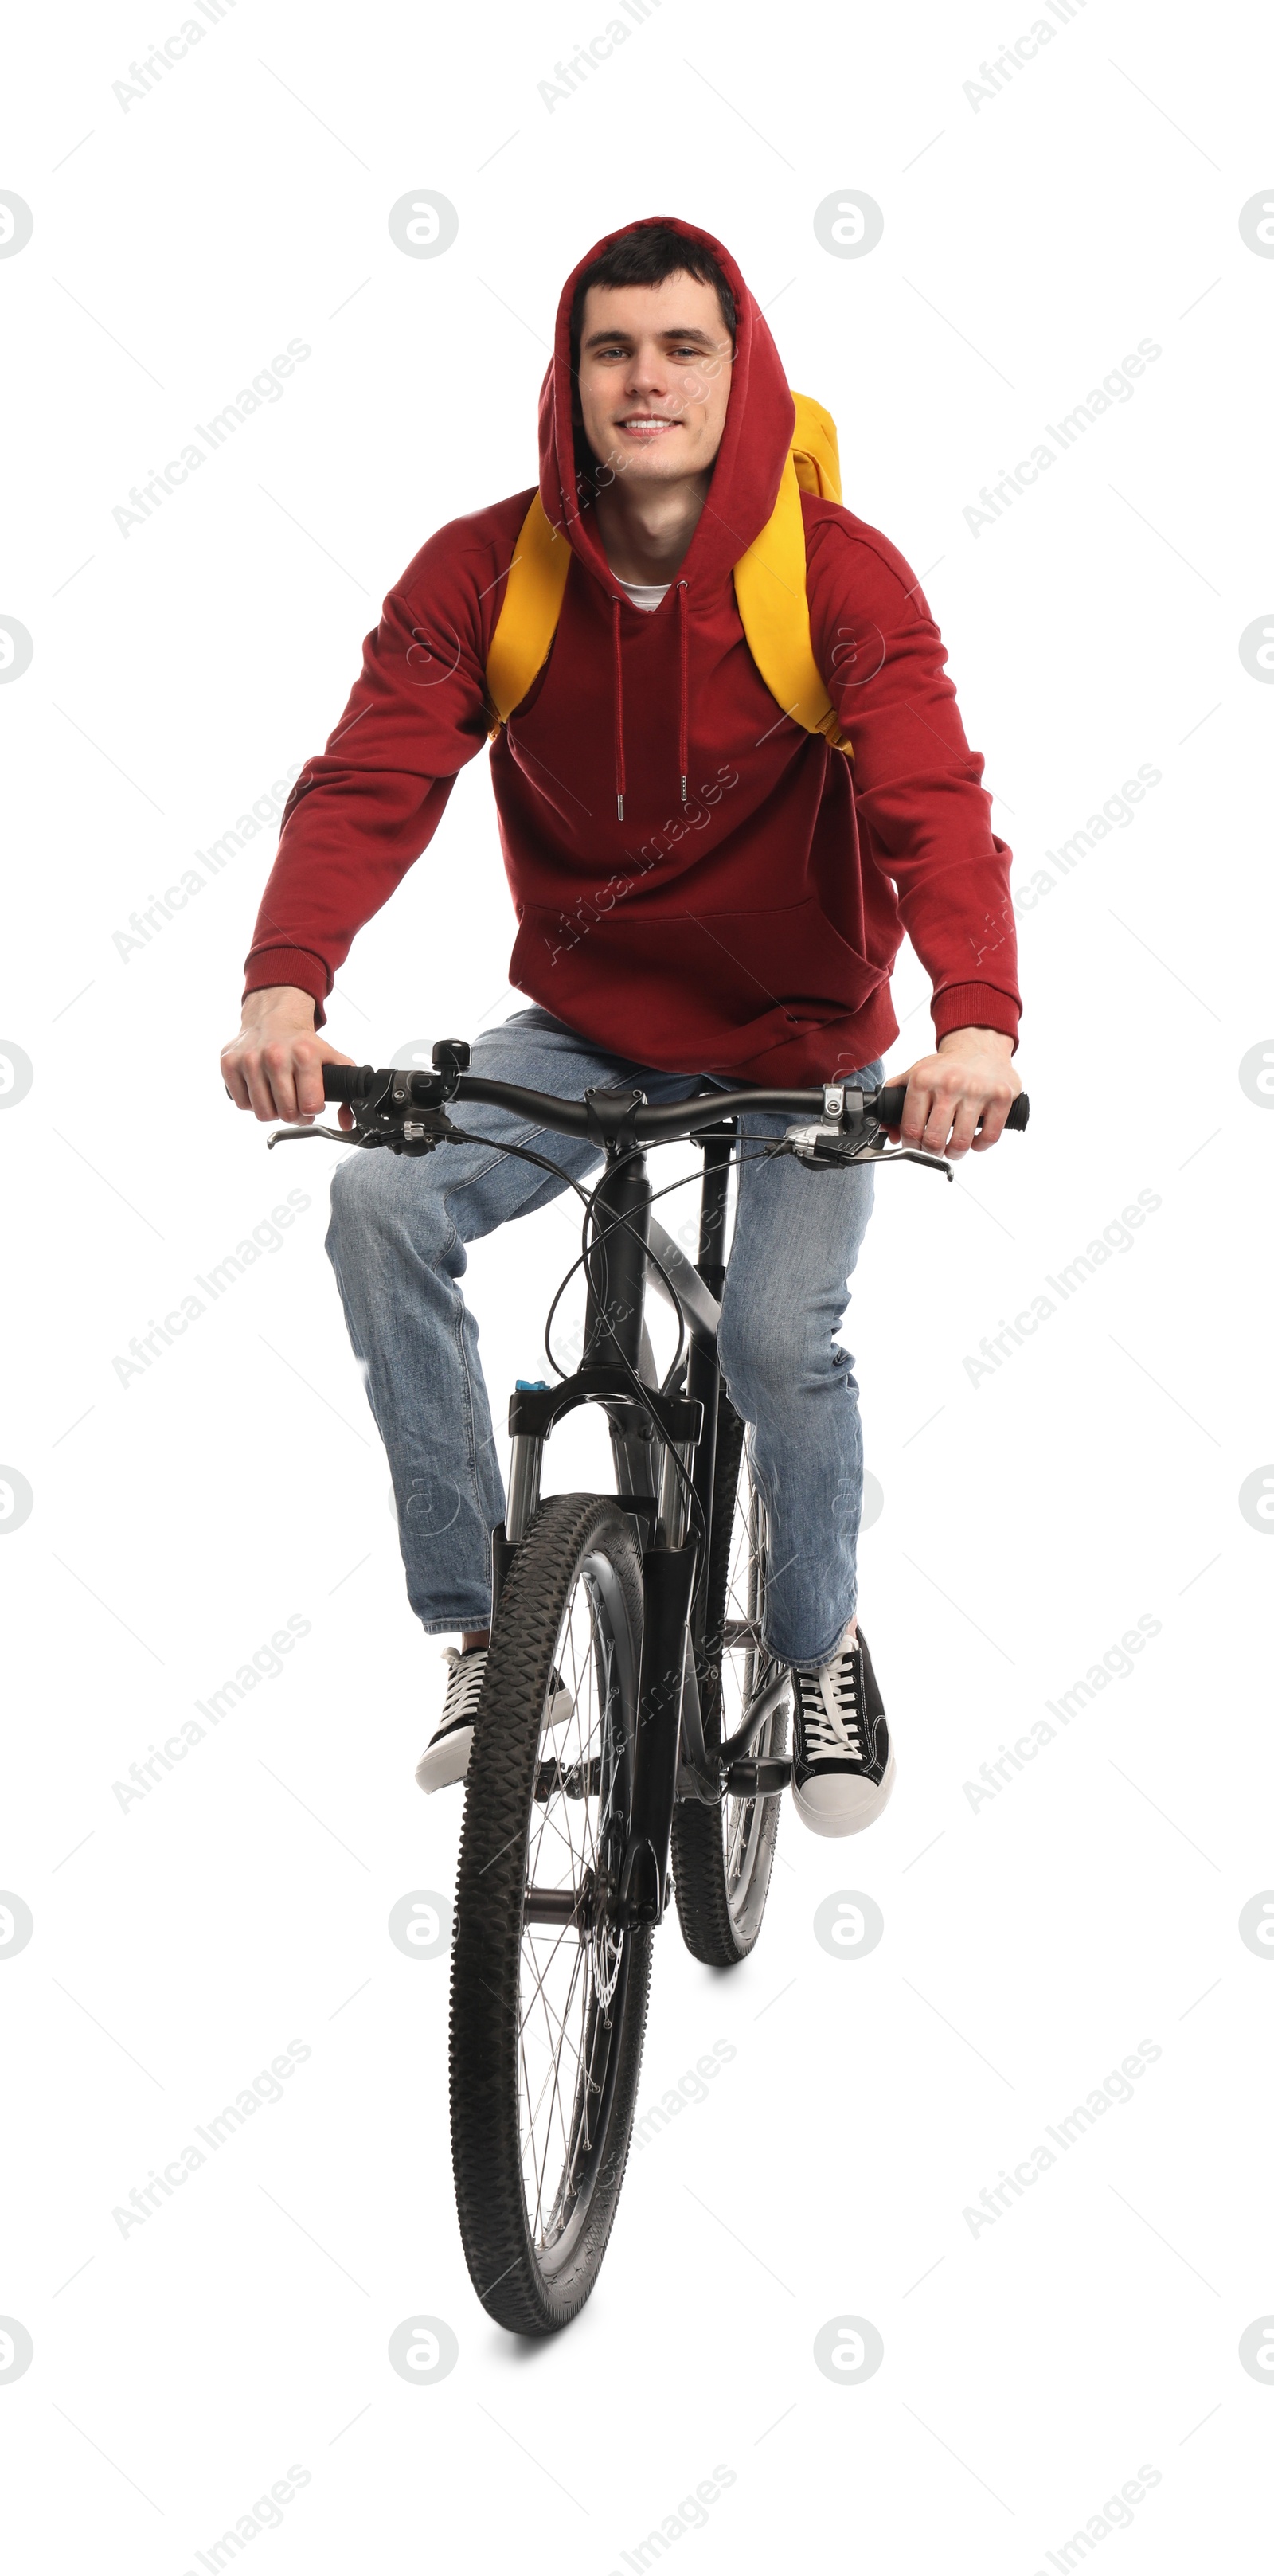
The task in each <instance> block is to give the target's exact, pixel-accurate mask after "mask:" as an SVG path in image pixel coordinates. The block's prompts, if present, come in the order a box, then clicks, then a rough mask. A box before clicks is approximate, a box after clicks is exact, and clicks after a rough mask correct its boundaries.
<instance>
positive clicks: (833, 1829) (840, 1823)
mask: <svg viewBox="0 0 1274 2576" xmlns="http://www.w3.org/2000/svg"><path fill="white" fill-rule="evenodd" d="M792 1678H793V1680H794V1682H795V1684H796V1729H795V1733H796V1745H795V1752H794V1758H793V1762H792V1796H793V1798H794V1800H795V1802H796V1809H797V1813H798V1815H799V1816H800V1819H801V1822H802V1824H805V1825H808V1826H809V1829H810V1832H811V1833H814V1834H828V1835H837V1834H858V1833H861V1832H862V1830H863V1827H864V1825H874V1823H875V1821H876V1818H877V1816H878V1815H880V1813H881V1812H882V1809H883V1808H885V1807H886V1806H887V1805H888V1803H889V1798H890V1794H891V1792H892V1789H893V1785H894V1757H893V1752H892V1749H891V1746H890V1742H889V1729H888V1727H887V1725H886V1723H885V1707H884V1702H883V1700H882V1699H881V1696H880V1690H879V1687H878V1685H877V1681H876V1676H875V1673H874V1672H873V1671H872V1663H871V1656H870V1655H869V1653H868V1651H867V1640H866V1638H865V1637H864V1636H863V1634H862V1631H861V1629H860V1631H859V1634H858V1638H857V1641H856V1642H851V1643H849V1644H846V1643H844V1642H843V1641H842V1643H841V1645H840V1646H839V1647H838V1648H837V1650H836V1653H835V1654H834V1655H833V1656H832V1658H831V1660H830V1662H828V1663H826V1664H819V1665H817V1666H815V1665H812V1664H798V1665H796V1666H795V1668H794V1670H793V1675H792Z"/></svg>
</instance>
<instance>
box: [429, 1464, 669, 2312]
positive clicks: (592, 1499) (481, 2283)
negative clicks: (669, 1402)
mask: <svg viewBox="0 0 1274 2576" xmlns="http://www.w3.org/2000/svg"><path fill="white" fill-rule="evenodd" d="M641 1633H642V1577H641V1556H640V1552H639V1549H638V1545H637V1540H636V1536H635V1533H634V1530H633V1524H632V1521H631V1519H630V1518H629V1517H628V1515H627V1514H626V1513H624V1512H623V1511H621V1510H620V1508H619V1506H618V1505H617V1504H616V1503H615V1502H614V1501H613V1500H610V1499H608V1498H607V1497H605V1496H596V1495H592V1494H557V1495H554V1496H552V1497H551V1498H550V1500H549V1501H547V1502H546V1503H544V1504H543V1505H542V1506H541V1509H540V1511H539V1512H538V1513H537V1515H536V1518H535V1520H534V1522H533V1524H532V1526H531V1528H530V1530H529V1531H528V1532H527V1535H526V1538H525V1539H524V1540H523V1542H522V1545H521V1547H520V1548H519V1550H518V1553H517V1555H516V1557H515V1558H514V1560H513V1563H512V1566H511V1567H510V1570H509V1573H508V1575H507V1577H506V1580H505V1584H504V1589H503V1592H502V1594H501V1598H500V1606H499V1610H498V1613H497V1616H496V1620H495V1624H494V1627H493V1629H492V1635H491V1648H490V1653H489V1655H488V1658H487V1666H486V1675H485V1679H484V1682H483V1688H482V1698H481V1701H480V1703H479V1707H478V1714H477V1720H476V1724H475V1728H474V1739H473V1752H472V1755H471V1757H470V1763H469V1774H468V1788H467V1793H466V1798H465V1821H464V1835H463V1839H462V1842H461V1849H460V1869H459V1881H458V1888H457V1897H456V1933H455V1948H454V1961H453V1970H452V1989H451V2137H452V2159H453V2164H454V2168H455V2182H456V2201H457V2207H458V2210H459V2215H460V2230H461V2235H462V2238H463V2240H464V2249H465V2259H466V2261H467V2263H468V2266H469V2273H470V2278H471V2279H472V2281H473V2285H474V2288H475V2290H476V2291H477V2293H478V2297H479V2298H480V2299H481V2301H482V2304H483V2306H484V2307H485V2308H486V2310H487V2311H488V2314H489V2315H491V2316H493V2317H494V2318H495V2319H496V2320H497V2322H498V2323H499V2324H500V2325H503V2326H507V2327H509V2328H510V2329H511V2330H512V2331H513V2332H514V2333H516V2334H528V2335H542V2334H552V2333H553V2332H555V2330H556V2329H557V2328H558V2327H559V2326H563V2325H566V2324H568V2323H569V2321H570V2319H571V2318H572V2317H573V2316H574V2315H575V2314H576V2313H577V2311H578V2310H579V2309H580V2308H581V2307H582V2306H583V2304H584V2301H585V2299H586V2298H587V2297H588V2294H589V2292H590V2290H591V2289H592V2287H593V2284H594V2282H595V2280H596V2278H597V2275H598V2272H599V2270H600V2268H601V2263H602V2257H603V2255H604V2253H605V2251H606V2243H607V2239H608V2237H609V2234H610V2229H611V2224H612V2221H613V2219H614V2216H615V2209H616V2204H617V2202H618V2199H619V2192H620V2186H621V2184H622V2182H623V2177H624V2167H625V2163H626V2161H627V2156H628V2141H629V2134H630V2131H631V2128H632V2119H633V2109H634V2099H635V2094H636V2088H637V2077H638V2070H639V2068H640V2065H641V2050H642V2040H643V2036H644V2031H645V2021H646V1998H647V1992H648V1988H649V1982H650V1941H651V1935H650V1932H649V1931H648V1930H638V1931H633V1930H631V1929H629V1930H621V1929H620V1927H619V1926H618V1925H617V1924H616V1923H615V1922H614V1919H613V1911H612V1909H613V1903H614V1896H615V1889H616V1884H617V1879H618V1872H619V1865H620V1861H621V1858H622V1855H623V1849H624V1843H625V1839H626V1836H627V1830H628V1822H629V1815H630V1811H631V1801H632V1786H633V1752H634V1747H635V1743H636V1735H637V1690H638V1672H639V1666H640V1660H641ZM559 1677H560V1682H561V1683H564V1684H565V1686H566V1688H567V1690H568V1691H569V1692H570V1693H571V1695H572V1699H573V1702H574V1706H573V1709H572V1713H571V1715H570V1717H569V1718H568V1719H567V1720H566V1722H565V1723H564V1724H561V1723H558V1724H554V1725H552V1726H550V1724H549V1723H548V1718H547V1710H548V1707H549V1704H550V1686H552V1694H553V1696H554V1697H556V1696H557V1695H558V1692H559Z"/></svg>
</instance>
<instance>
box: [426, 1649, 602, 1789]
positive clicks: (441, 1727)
mask: <svg viewBox="0 0 1274 2576" xmlns="http://www.w3.org/2000/svg"><path fill="white" fill-rule="evenodd" d="M487 1653H488V1649H487V1647H486V1646H470V1648H469V1651H468V1653H467V1654H464V1655H462V1654H461V1653H460V1650H459V1648H458V1647H456V1646H447V1647H445V1648H444V1650H443V1658H442V1660H443V1662H444V1664H446V1665H447V1666H448V1667H449V1671H448V1675H447V1696H446V1698H445V1699H444V1701H443V1704H442V1715H441V1717H440V1718H439V1720H438V1723H437V1725H436V1727H435V1728H434V1731H433V1734H432V1735H431V1736H430V1738H429V1742H428V1744H427V1745H426V1746H425V1749H424V1752H423V1753H422V1754H421V1757H420V1760H419V1762H418V1763H417V1765H416V1778H417V1780H418V1782H419V1784H420V1786H421V1788H422V1789H423V1790H424V1791H425V1792H426V1794H427V1795H430V1794H432V1792H433V1791H434V1790H435V1789H449V1788H450V1787H451V1784H452V1781H453V1780H463V1778H464V1776H465V1773H466V1772H467V1770H468V1768H469V1754H470V1751H471V1749H472V1746H473V1721H474V1719H475V1717H476V1716H477V1713H478V1702H479V1700H480V1698H481V1697H482V1684H483V1681H484V1680H485V1678H486V1669H487ZM574 1706H575V1702H574V1700H573V1698H572V1697H571V1694H570V1692H569V1691H568V1689H567V1687H566V1684H565V1682H564V1681H563V1679H562V1676H561V1674H560V1673H559V1672H558V1671H557V1670H556V1669H555V1670H554V1673H553V1680H552V1684H551V1686H550V1698H549V1705H548V1710H547V1713H546V1717H545V1724H546V1725H548V1726H564V1725H565V1723H566V1720H567V1718H568V1717H569V1716H570V1715H571V1712H572V1710H573V1709H574Z"/></svg>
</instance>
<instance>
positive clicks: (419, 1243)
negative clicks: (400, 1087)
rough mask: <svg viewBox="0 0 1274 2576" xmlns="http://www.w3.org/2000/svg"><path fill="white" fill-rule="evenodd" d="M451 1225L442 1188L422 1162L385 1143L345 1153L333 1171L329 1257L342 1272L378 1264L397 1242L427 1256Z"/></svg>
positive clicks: (436, 1250) (438, 1251)
mask: <svg viewBox="0 0 1274 2576" xmlns="http://www.w3.org/2000/svg"><path fill="white" fill-rule="evenodd" d="M451 1232H452V1228H451V1225H450V1222H449V1220H448V1217H447V1211H446V1208H445V1205H444V1203H443V1200H442V1197H441V1194H440V1192H438V1191H437V1190H435V1189H434V1188H433V1187H432V1186H431V1177H430V1178H427V1177H425V1176H424V1175H422V1172H421V1167H420V1164H419V1163H418V1162H415V1161H408V1160H407V1159H406V1158H404V1157H403V1156H400V1155H398V1154H391V1153H389V1152H388V1151H387V1150H386V1149H383V1148H382V1149H373V1150H371V1151H368V1150H366V1149H362V1150H359V1151H358V1152H355V1153H352V1154H347V1155H346V1158H345V1160H344V1162H343V1163H338V1164H337V1167H336V1170H335V1171H334V1173H333V1174H332V1220H331V1223H330V1225H329V1227H328V1230H327V1253H328V1258H329V1260H330V1261H331V1263H332V1266H333V1268H334V1269H335V1270H336V1272H337V1274H338V1276H348V1275H350V1274H352V1273H353V1272H355V1271H358V1270H367V1269H370V1268H374V1267H377V1266H379V1264H380V1263H381V1262H383V1261H384V1260H385V1259H386V1258H387V1257H388V1256H390V1255H391V1254H392V1250H393V1247H394V1245H395V1243H396V1242H400V1243H402V1244H403V1246H404V1248H405V1249H410V1251H411V1252H412V1253H414V1254H415V1256H416V1258H417V1259H424V1260H426V1261H428V1260H430V1259H431V1258H434V1257H436V1256H438V1255H440V1254H441V1253H442V1251H443V1250H444V1248H445V1246H446V1244H447V1242H448V1240H449V1238H450V1235H451Z"/></svg>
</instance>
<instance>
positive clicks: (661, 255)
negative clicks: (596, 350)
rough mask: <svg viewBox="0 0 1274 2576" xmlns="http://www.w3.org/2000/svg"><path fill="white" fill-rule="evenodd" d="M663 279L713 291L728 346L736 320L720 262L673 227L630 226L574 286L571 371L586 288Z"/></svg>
mask: <svg viewBox="0 0 1274 2576" xmlns="http://www.w3.org/2000/svg"><path fill="white" fill-rule="evenodd" d="M666 277H693V278H694V279H695V280H696V282H697V283H698V285H700V286H712V287H715V289H716V295H717V302H718V304H719V305H720V307H721V319H722V321H723V322H724V324H725V327H726V329H727V331H728V332H729V334H730V337H731V339H732V340H733V338H734V336H735V330H736V327H737V318H738V317H737V315H736V312H735V304H734V297H733V295H732V294H731V292H730V286H729V281H728V279H727V277H726V274H725V271H724V269H723V268H722V266H721V263H720V261H719V260H716V259H714V258H713V255H712V253H711V251H710V250H709V249H708V248H707V247H706V245H705V244H704V243H703V242H697V241H691V240H690V239H689V237H688V235H687V234H685V233H679V232H677V231H676V229H675V228H674V226H673V225H672V224H661V223H652V224H634V225H633V227H632V230H631V231H630V232H626V233H620V234H619V235H618V237H617V239H616V240H614V241H613V242H612V243H611V244H610V246H609V248H608V249H607V250H604V251H602V252H601V254H600V256H599V257H598V258H597V259H594V260H591V261H590V262H589V265H588V267H587V268H586V269H585V270H584V273H583V275H582V277H580V278H578V279H577V281H576V286H575V293H574V295H573V297H572V299H571V366H572V369H575V368H577V367H578V366H579V341H580V331H581V328H582V326H583V321H584V298H585V296H586V295H587V293H588V290H589V288H590V286H662V285H663V282H664V279H665V278H666Z"/></svg>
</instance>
